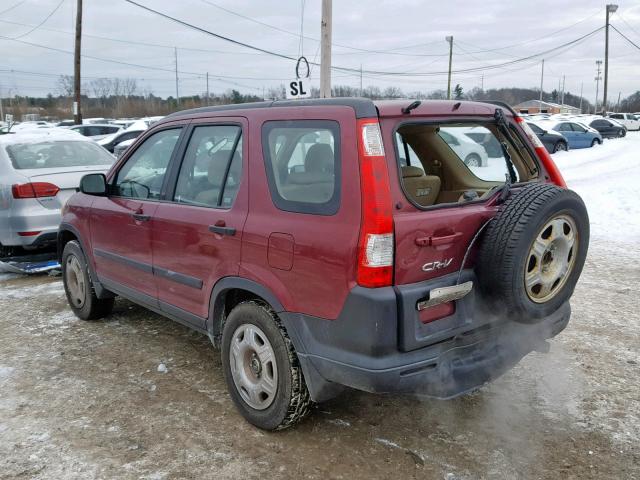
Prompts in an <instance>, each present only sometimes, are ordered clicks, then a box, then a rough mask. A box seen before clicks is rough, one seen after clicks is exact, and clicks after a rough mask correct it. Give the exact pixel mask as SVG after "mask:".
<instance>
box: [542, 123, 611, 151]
mask: <svg viewBox="0 0 640 480" xmlns="http://www.w3.org/2000/svg"><path fill="white" fill-rule="evenodd" d="M536 125H538V126H539V127H540V128H542V129H543V130H555V131H556V132H559V133H561V134H562V136H563V137H564V138H566V139H567V143H568V144H569V148H588V147H593V146H594V145H600V144H601V143H602V135H600V133H598V131H597V130H595V129H593V128H591V127H587V126H586V125H582V124H581V123H578V122H576V121H568V120H562V121H555V120H546V121H539V122H536Z"/></svg>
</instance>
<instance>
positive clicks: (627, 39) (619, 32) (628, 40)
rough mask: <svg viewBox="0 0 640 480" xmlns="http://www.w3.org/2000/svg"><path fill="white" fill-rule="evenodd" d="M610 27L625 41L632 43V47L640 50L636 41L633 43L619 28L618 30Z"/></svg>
mask: <svg viewBox="0 0 640 480" xmlns="http://www.w3.org/2000/svg"><path fill="white" fill-rule="evenodd" d="M611 28H613V29H614V30H615V31H616V32H618V34H619V35H620V36H621V37H622V38H624V39H625V40H626V41H627V42H629V43H630V44H631V45H633V46H634V47H636V48H637V49H638V50H640V46H639V45H638V44H636V43H634V42H633V41H632V40H631V39H630V38H629V37H627V36H626V35H625V34H624V33H622V32H621V31H620V30H618V29H617V28H616V27H615V26H613V25H611Z"/></svg>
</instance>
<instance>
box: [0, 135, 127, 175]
mask: <svg viewBox="0 0 640 480" xmlns="http://www.w3.org/2000/svg"><path fill="white" fill-rule="evenodd" d="M6 149H7V153H8V154H9V158H10V159H11V163H12V164H13V168H15V169H17V170H26V169H38V168H64V167H84V166H92V165H111V164H112V163H113V162H114V160H115V159H114V158H113V157H112V156H111V155H110V154H109V153H108V152H107V151H106V150H105V149H104V148H102V147H100V146H98V145H95V144H93V143H91V142H77V141H51V142H41V143H24V144H15V145H8V146H7V147H6Z"/></svg>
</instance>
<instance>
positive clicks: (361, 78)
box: [360, 64, 362, 97]
mask: <svg viewBox="0 0 640 480" xmlns="http://www.w3.org/2000/svg"><path fill="white" fill-rule="evenodd" d="M360 96H361V97H362V64H360Z"/></svg>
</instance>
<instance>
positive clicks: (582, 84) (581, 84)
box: [580, 82, 584, 113]
mask: <svg viewBox="0 0 640 480" xmlns="http://www.w3.org/2000/svg"><path fill="white" fill-rule="evenodd" d="M583 88H584V82H580V113H582V89H583Z"/></svg>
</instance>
